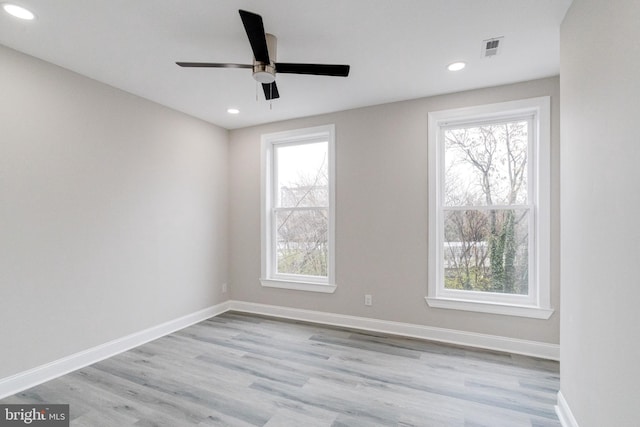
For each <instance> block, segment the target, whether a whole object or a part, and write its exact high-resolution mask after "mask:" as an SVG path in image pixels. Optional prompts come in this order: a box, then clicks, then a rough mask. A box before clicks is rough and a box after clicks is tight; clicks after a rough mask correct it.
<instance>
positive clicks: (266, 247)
mask: <svg viewBox="0 0 640 427" xmlns="http://www.w3.org/2000/svg"><path fill="white" fill-rule="evenodd" d="M319 139H321V140H323V141H325V140H326V141H327V151H328V165H327V166H328V174H329V206H328V207H327V212H328V217H329V218H328V225H327V239H328V254H327V277H326V279H325V278H319V277H315V276H304V275H291V274H276V273H275V271H274V265H275V262H276V260H275V254H274V247H273V246H274V245H273V242H274V230H273V227H272V224H273V210H274V209H277V207H274V206H273V200H272V199H273V197H274V191H275V185H276V183H275V177H274V167H275V165H274V154H273V152H274V148H275V147H276V146H281V145H298V144H304V143H312V142H318V140H319ZM260 198H261V202H260V223H261V227H260V234H261V275H260V284H261V285H262V286H263V287H269V288H280V289H293V290H300V291H310V292H322V293H333V292H335V290H336V287H337V286H336V284H335V125H333V124H331V125H324V126H316V127H310V128H304V129H296V130H288V131H283V132H275V133H269V134H263V135H262V137H261V194H260Z"/></svg>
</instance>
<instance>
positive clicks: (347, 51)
mask: <svg viewBox="0 0 640 427" xmlns="http://www.w3.org/2000/svg"><path fill="white" fill-rule="evenodd" d="M0 1H4V0H0ZM6 1H8V0H6ZM13 3H17V4H20V5H23V6H25V7H28V8H29V9H31V10H32V11H33V12H34V13H35V14H36V16H37V18H36V20H34V21H29V22H27V21H19V20H16V19H15V18H12V17H11V16H9V15H7V14H5V13H4V12H0V44H3V45H5V46H8V47H11V48H13V49H16V50H19V51H22V52H25V53H27V54H30V55H33V56H35V57H38V58H41V59H44V60H46V61H49V62H52V63H54V64H57V65H60V66H62V67H65V68H68V69H70V70H73V71H76V72H78V73H80V74H83V75H85V76H89V77H91V78H93V79H95V80H98V81H101V82H104V83H107V84H109V85H112V86H115V87H117V88H120V89H123V90H125V91H127V92H131V93H134V94H136V95H139V96H141V97H144V98H147V99H150V100H152V101H155V102H158V103H160V104H163V105H166V106H169V107H171V108H174V109H176V110H179V111H183V112H185V113H187V114H190V115H193V116H196V117H199V118H201V119H204V120H206V121H209V122H212V123H215V124H217V125H220V126H222V127H225V128H228V129H234V128H240V127H245V126H250V125H255V124H260V123H266V122H273V121H278V120H284V119H289V118H294V117H302V116H309V115H314V114H320V113H326V112H332V111H339V110H345V109H351V108H356V107H362V106H367V105H375V104H381V103H387V102H393V101H399V100H405V99H413V98H420V97H424V96H430V95H436V94H442V93H450V92H458V91H461V90H466V89H473V88H480V87H488V86H495V85H501V84H505V83H513V82H518V81H525V80H531V79H536V78H541V77H547V76H552V75H556V74H558V72H559V28H560V23H561V21H562V18H563V17H564V15H565V13H566V10H567V9H568V7H569V5H570V3H571V0H348V1H347V0H316V1H301V0H269V1H266V0H242V1H239V0H108V1H107V0H89V1H83V0H55V1H53V0H15V1H13ZM238 9H245V10H249V11H252V12H255V13H257V14H259V15H261V16H262V18H263V21H264V26H265V30H266V31H267V32H270V33H273V34H274V35H275V36H276V37H277V38H278V53H277V55H278V58H277V60H278V61H280V62H311V63H330V64H331V63H333V64H350V65H351V73H350V75H349V77H347V78H341V77H324V76H306V75H292V74H280V75H278V76H277V83H278V89H279V92H280V96H281V98H280V99H277V100H274V101H273V103H272V105H270V104H269V102H268V101H265V100H264V95H263V93H262V89H261V88H258V87H257V86H256V83H255V81H254V80H253V79H252V77H251V71H250V70H247V69H213V68H210V69H187V68H180V67H178V66H177V65H175V64H174V62H175V61H202V62H235V63H245V64H250V63H251V61H252V53H251V47H250V46H249V42H248V40H247V36H246V34H245V32H244V28H243V26H242V22H241V20H240V16H239V15H238ZM498 36H504V43H503V46H502V51H501V53H500V55H498V56H496V57H494V58H490V59H487V58H481V55H480V51H481V42H482V40H484V39H488V38H493V37H498ZM458 60H462V61H466V62H467V68H466V69H464V70H463V71H460V72H457V73H452V72H449V71H447V69H446V66H447V65H448V64H449V63H451V62H454V61H458ZM256 92H257V93H258V101H256ZM229 107H236V108H238V109H240V111H241V112H240V114H238V115H236V116H233V115H229V114H228V113H227V112H226V110H227V108H229Z"/></svg>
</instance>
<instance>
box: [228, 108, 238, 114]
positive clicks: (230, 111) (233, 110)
mask: <svg viewBox="0 0 640 427" xmlns="http://www.w3.org/2000/svg"><path fill="white" fill-rule="evenodd" d="M227 113H229V114H239V113H240V110H238V109H237V108H227Z"/></svg>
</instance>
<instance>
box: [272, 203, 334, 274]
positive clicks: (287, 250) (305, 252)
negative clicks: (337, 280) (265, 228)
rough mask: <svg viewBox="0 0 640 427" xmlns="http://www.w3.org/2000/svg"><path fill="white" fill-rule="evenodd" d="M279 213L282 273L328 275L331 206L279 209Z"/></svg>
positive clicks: (277, 233) (280, 267)
mask: <svg viewBox="0 0 640 427" xmlns="http://www.w3.org/2000/svg"><path fill="white" fill-rule="evenodd" d="M275 215H276V226H277V230H276V239H277V243H276V244H277V247H276V250H277V271H278V273H280V274H304V275H309V276H322V277H327V252H328V246H329V245H328V241H327V229H328V224H329V222H328V219H327V210H326V209H310V210H301V211H299V210H279V211H276V213H275Z"/></svg>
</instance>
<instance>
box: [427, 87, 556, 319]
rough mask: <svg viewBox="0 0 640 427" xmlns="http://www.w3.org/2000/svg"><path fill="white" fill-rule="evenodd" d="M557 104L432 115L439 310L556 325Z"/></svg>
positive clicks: (434, 279) (432, 291) (432, 226)
mask: <svg viewBox="0 0 640 427" xmlns="http://www.w3.org/2000/svg"><path fill="white" fill-rule="evenodd" d="M549 134H550V123H549V97H542V98H533V99H526V100H521V101H513V102H505V103H500V104H491V105H486V106H480V107H470V108H463V109H455V110H447V111H438V112H434V113H430V114H429V286H428V296H427V303H428V304H429V305H430V306H433V307H439V308H452V309H461V310H471V311H481V312H488V313H497V314H506V315H515V316H524V317H534V318H549V316H551V314H552V313H553V311H552V310H551V307H550V283H549V281H550V271H549V263H550V260H549V245H550V224H549V222H550V210H549V209H550V208H549V191H550V190H549V178H550V177H549V174H550V171H549V168H550V166H549V149H550V147H549V145H550V142H549V138H550V135H549Z"/></svg>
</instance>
